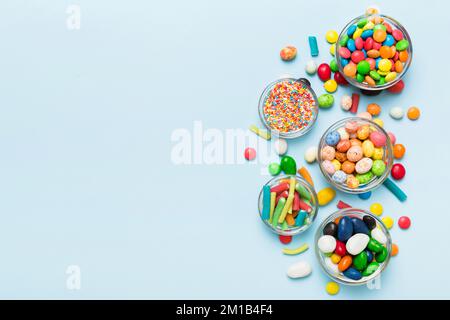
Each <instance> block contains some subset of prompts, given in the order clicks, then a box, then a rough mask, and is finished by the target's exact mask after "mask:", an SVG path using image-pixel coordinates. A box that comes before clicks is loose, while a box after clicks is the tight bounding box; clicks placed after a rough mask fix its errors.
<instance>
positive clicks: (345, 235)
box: [337, 217, 353, 251]
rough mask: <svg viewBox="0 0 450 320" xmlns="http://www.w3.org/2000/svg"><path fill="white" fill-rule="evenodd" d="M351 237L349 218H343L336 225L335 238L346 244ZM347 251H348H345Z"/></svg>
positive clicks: (351, 229) (351, 228)
mask: <svg viewBox="0 0 450 320" xmlns="http://www.w3.org/2000/svg"><path fill="white" fill-rule="evenodd" d="M352 235H353V224H352V221H351V220H350V218H349V217H343V218H342V219H341V220H340V221H339V224H338V232H337V238H338V240H340V241H343V242H346V241H347V240H348V239H350V237H351V236H352ZM347 251H348V249H347Z"/></svg>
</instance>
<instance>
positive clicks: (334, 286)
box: [325, 281, 339, 296]
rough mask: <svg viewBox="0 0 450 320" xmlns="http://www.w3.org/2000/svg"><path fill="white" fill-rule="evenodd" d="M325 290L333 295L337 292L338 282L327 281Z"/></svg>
mask: <svg viewBox="0 0 450 320" xmlns="http://www.w3.org/2000/svg"><path fill="white" fill-rule="evenodd" d="M325 290H326V292H327V293H328V294H329V295H331V296H334V295H336V294H338V293H339V284H337V283H336V282H333V281H330V282H328V283H327V285H326V287H325Z"/></svg>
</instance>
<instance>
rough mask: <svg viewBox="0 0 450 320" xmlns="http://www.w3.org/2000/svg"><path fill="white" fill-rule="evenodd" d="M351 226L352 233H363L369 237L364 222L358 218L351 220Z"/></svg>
mask: <svg viewBox="0 0 450 320" xmlns="http://www.w3.org/2000/svg"><path fill="white" fill-rule="evenodd" d="M351 220H352V224H353V233H364V234H367V235H368V236H370V232H369V228H367V226H366V224H365V223H364V221H362V220H361V219H359V218H351Z"/></svg>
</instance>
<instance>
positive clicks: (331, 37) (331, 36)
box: [325, 30, 339, 43]
mask: <svg viewBox="0 0 450 320" xmlns="http://www.w3.org/2000/svg"><path fill="white" fill-rule="evenodd" d="M338 38H339V34H338V33H337V32H336V31H335V30H329V31H327V33H326V34H325V39H326V40H327V41H328V43H336V41H337V40H338Z"/></svg>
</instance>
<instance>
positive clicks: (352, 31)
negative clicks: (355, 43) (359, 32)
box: [347, 25, 357, 37]
mask: <svg viewBox="0 0 450 320" xmlns="http://www.w3.org/2000/svg"><path fill="white" fill-rule="evenodd" d="M356 28H357V26H356V25H352V26H350V27H349V28H348V29H347V35H348V36H349V37H351V36H353V34H354V33H355V31H356Z"/></svg>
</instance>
